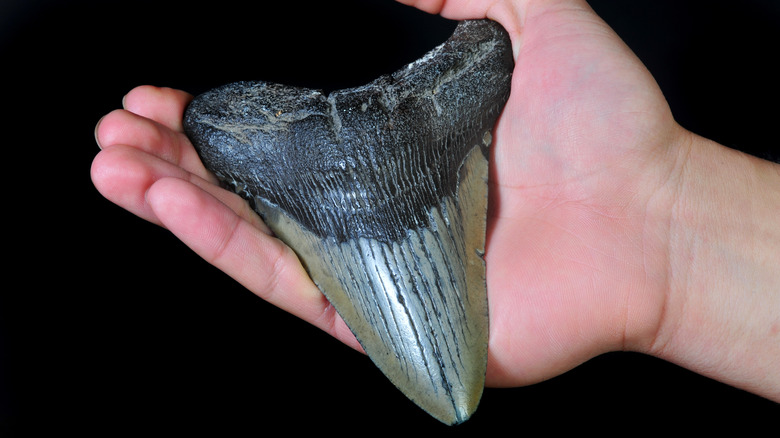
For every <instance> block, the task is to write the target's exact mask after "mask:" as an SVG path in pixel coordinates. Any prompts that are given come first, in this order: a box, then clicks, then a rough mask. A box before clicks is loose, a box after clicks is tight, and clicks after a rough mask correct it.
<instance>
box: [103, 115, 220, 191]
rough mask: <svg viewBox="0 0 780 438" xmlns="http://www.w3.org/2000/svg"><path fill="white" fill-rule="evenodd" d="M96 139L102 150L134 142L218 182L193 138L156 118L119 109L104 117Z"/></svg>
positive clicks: (147, 151)
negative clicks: (198, 152)
mask: <svg viewBox="0 0 780 438" xmlns="http://www.w3.org/2000/svg"><path fill="white" fill-rule="evenodd" d="M95 138H96V140H97V142H98V145H99V146H100V148H101V149H107V148H110V147H112V146H115V145H132V146H134V147H136V148H138V149H140V150H142V151H144V152H146V153H148V154H151V155H155V156H157V157H159V158H161V159H163V160H165V161H168V162H170V163H171V164H173V165H176V166H179V167H182V168H183V169H185V170H186V171H188V172H190V173H193V174H195V175H198V176H199V177H201V178H203V179H205V180H207V181H211V182H214V183H216V178H215V177H214V175H212V174H211V172H208V171H207V170H206V168H205V167H204V166H203V163H202V162H201V160H200V157H198V154H197V153H196V152H195V149H194V148H193V147H192V144H191V143H190V141H189V139H188V138H187V137H186V136H185V135H184V134H183V133H181V132H176V131H173V130H172V129H171V128H169V127H167V126H165V125H162V124H160V123H158V122H156V121H154V120H152V119H149V118H146V117H143V116H140V115H137V114H135V113H132V112H130V111H126V110H115V111H112V112H111V113H109V114H107V115H106V116H104V117H103V118H102V119H100V121H99V122H98V124H97V126H96V127H95Z"/></svg>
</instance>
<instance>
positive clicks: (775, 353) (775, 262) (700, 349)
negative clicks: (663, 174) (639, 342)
mask: <svg viewBox="0 0 780 438" xmlns="http://www.w3.org/2000/svg"><path fill="white" fill-rule="evenodd" d="M683 138H684V141H683V142H682V143H681V144H682V146H680V149H679V153H680V157H681V158H680V160H679V161H678V164H677V166H676V170H675V172H673V175H674V177H672V178H670V179H669V181H668V183H667V184H666V185H665V187H664V191H665V192H666V193H667V199H669V200H670V203H669V205H670V206H671V208H670V209H669V211H668V239H669V240H668V272H667V278H668V290H667V293H666V297H665V302H664V306H663V310H662V313H661V317H660V318H659V322H658V329H657V331H656V334H655V336H654V339H653V341H652V342H651V343H650V346H649V348H648V352H649V353H650V354H653V355H655V356H658V357H661V358H663V359H666V360H669V361H671V362H675V363H678V364H679V365H681V366H684V367H686V368H688V369H691V370H693V371H695V372H698V373H700V374H704V375H707V376H709V377H712V378H714V379H716V380H719V381H722V382H725V383H728V384H731V385H733V386H737V387H741V388H743V389H746V390H749V391H751V392H755V393H758V394H760V395H762V396H765V397H770V398H773V399H775V400H778V399H780V375H779V373H778V371H777V363H780V277H779V276H778V268H777V267H778V266H780V256H779V255H780V251H779V250H778V248H780V222H778V219H777V218H778V212H780V172H778V166H777V165H775V164H773V163H769V162H765V161H763V160H759V159H756V158H754V157H751V156H748V155H745V154H742V153H740V152H737V151H734V150H731V149H728V148H725V147H723V146H720V145H718V144H717V143H714V142H712V141H709V140H706V139H703V138H701V137H698V136H695V135H693V134H690V133H686V134H684V136H683Z"/></svg>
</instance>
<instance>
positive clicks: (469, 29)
mask: <svg viewBox="0 0 780 438" xmlns="http://www.w3.org/2000/svg"><path fill="white" fill-rule="evenodd" d="M512 68H513V61H512V56H511V47H510V43H509V39H508V36H507V35H506V32H505V31H504V30H503V29H502V28H501V27H500V26H499V25H498V24H496V23H494V22H491V21H488V20H477V21H465V22H461V23H460V24H459V25H458V27H457V28H456V30H455V32H454V34H453V36H452V37H451V38H450V39H449V40H448V41H446V42H445V43H444V44H442V45H440V46H439V47H436V48H435V49H433V50H432V51H431V52H430V53H428V54H427V55H426V56H424V57H423V58H421V59H420V60H418V61H416V62H414V63H412V64H409V65H408V66H407V67H405V68H403V69H401V70H399V71H398V72H396V73H394V74H392V75H388V76H383V77H380V78H378V79H377V80H375V81H373V82H371V83H369V84H367V85H365V86H362V87H357V88H352V89H346V90H340V91H336V92H333V93H331V94H330V95H328V96H325V95H324V94H322V93H321V92H319V91H316V90H308V89H301V88H295V87H288V86H284V85H279V84H270V83H266V82H259V81H254V82H239V83H234V84H228V85H225V86H223V87H219V88H217V89H215V90H212V91H209V92H207V93H204V94H202V95H200V96H198V97H197V98H196V99H195V100H194V101H193V102H192V103H191V104H190V106H189V107H188V108H187V111H186V113H185V118H184V126H185V131H186V132H187V135H188V136H189V137H190V139H191V140H192V142H193V144H194V145H195V147H196V149H197V150H198V153H199V154H200V156H201V159H202V160H203V162H204V164H205V165H206V167H207V168H208V169H210V170H211V171H213V172H214V173H215V174H216V175H217V176H218V178H220V180H222V181H223V182H224V183H226V184H227V185H229V186H230V187H232V188H233V189H234V190H235V191H236V192H237V193H239V194H241V195H242V196H244V197H245V198H246V199H247V200H249V201H250V203H251V204H252V206H253V208H254V209H255V210H256V211H257V212H258V213H259V214H260V215H261V217H262V218H263V219H264V221H265V222H266V224H267V225H268V226H269V227H270V228H271V230H273V232H274V233H275V234H276V236H277V237H279V238H280V239H281V240H282V241H284V242H285V243H287V244H288V245H289V246H290V247H291V248H292V249H293V250H294V251H295V252H296V254H297V255H298V257H299V259H300V260H301V263H302V264H303V266H304V267H305V268H306V270H307V272H308V273H309V275H310V276H311V278H312V280H313V281H314V283H315V284H316V285H317V286H318V287H319V288H320V290H321V291H322V292H323V294H324V295H325V296H326V297H327V299H328V300H329V301H330V302H331V303H332V304H333V306H334V307H335V309H336V310H337V311H338V313H339V315H341V317H342V318H343V319H344V321H345V322H346V323H347V325H348V326H349V328H350V329H351V330H352V332H353V333H354V334H355V336H356V338H357V339H358V341H359V342H360V344H361V345H362V346H363V348H364V349H365V351H366V353H367V354H368V356H369V357H370V358H371V359H372V361H373V362H374V363H375V364H376V365H377V367H378V368H380V369H381V370H382V372H383V373H384V374H385V375H386V376H387V377H388V379H389V380H390V381H392V382H393V383H394V384H395V385H396V386H397V387H398V388H399V389H400V390H401V391H402V392H403V393H404V394H406V395H407V396H408V397H409V398H410V399H411V400H413V401H414V402H415V403H417V404H418V405H419V406H420V407H422V408H423V409H425V410H426V411H427V412H429V413H430V414H431V415H432V416H434V417H435V418H437V419H439V420H440V421H442V422H444V423H447V424H456V423H460V422H463V421H465V420H466V419H467V418H468V417H469V416H470V415H471V414H472V413H473V412H474V410H475V409H476V407H477V404H478V403H479V399H480V397H481V394H482V389H483V386H484V379H485V370H486V363H487V344H488V306H487V292H486V281H485V279H486V276H485V263H484V260H483V258H482V255H483V253H484V250H485V229H486V225H485V224H486V212H487V199H488V196H487V178H488V159H487V157H488V152H489V146H490V143H491V141H492V135H491V131H492V129H493V125H494V124H495V122H496V119H497V118H498V116H499V114H500V112H501V110H502V108H503V105H504V103H505V102H506V100H507V98H508V96H509V87H510V82H511V73H512Z"/></svg>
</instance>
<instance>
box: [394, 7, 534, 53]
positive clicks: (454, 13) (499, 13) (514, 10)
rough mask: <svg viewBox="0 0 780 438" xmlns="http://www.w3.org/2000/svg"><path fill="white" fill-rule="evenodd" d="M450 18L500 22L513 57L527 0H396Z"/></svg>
mask: <svg viewBox="0 0 780 438" xmlns="http://www.w3.org/2000/svg"><path fill="white" fill-rule="evenodd" d="M397 1H398V2H399V3H403V4H405V5H409V6H413V7H416V8H417V9H420V10H422V11H425V12H428V13H431V14H440V15H441V16H442V17H445V18H449V19H451V20H469V19H482V18H489V19H491V20H494V21H497V22H499V23H501V25H502V26H503V27H504V29H506V31H507V33H508V34H509V37H510V39H511V40H512V49H513V53H514V57H515V59H517V55H518V53H519V51H520V35H521V30H522V27H523V19H524V17H525V9H526V4H527V3H528V2H527V0H514V1H513V0H503V1H502V0H498V1H497V0H397Z"/></svg>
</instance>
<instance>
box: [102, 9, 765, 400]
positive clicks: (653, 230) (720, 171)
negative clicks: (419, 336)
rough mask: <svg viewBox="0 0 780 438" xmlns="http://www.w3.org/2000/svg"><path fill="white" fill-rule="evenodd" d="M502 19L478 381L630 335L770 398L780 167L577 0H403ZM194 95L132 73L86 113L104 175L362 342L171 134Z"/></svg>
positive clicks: (628, 340) (179, 231)
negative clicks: (719, 126)
mask: <svg viewBox="0 0 780 438" xmlns="http://www.w3.org/2000/svg"><path fill="white" fill-rule="evenodd" d="M401 3H406V4H410V5H413V6H416V7H418V8H420V9H422V10H425V11H428V12H431V13H439V14H441V15H443V16H444V17H446V18H451V19H466V18H485V17H487V18H490V19H494V20H496V21H499V22H500V23H501V24H502V25H503V26H504V27H505V28H506V29H507V31H508V32H509V33H510V36H511V38H512V42H513V52H514V55H515V59H516V69H515V74H514V77H513V83H512V94H511V96H510V99H509V102H508V103H507V106H506V107H505V109H504V112H503V114H502V116H501V118H500V119H499V121H498V123H497V125H496V128H495V131H494V146H493V147H492V154H493V155H492V157H491V174H490V211H489V218H488V236H487V250H486V254H485V258H486V262H487V267H488V271H487V274H488V294H489V303H490V328H491V334H490V345H489V361H488V374H487V384H488V385H490V386H520V385H527V384H531V383H534V382H538V381H541V380H544V379H547V378H550V377H553V376H555V375H558V374H560V373H563V372H565V371H567V370H569V369H571V368H573V367H575V366H577V365H578V364H580V363H582V362H584V361H586V360H588V359H590V358H592V357H594V356H596V355H599V354H601V353H604V352H608V351H618V350H630V351H637V352H642V353H646V354H650V355H653V356H656V357H659V358H663V359H665V360H668V361H671V362H674V363H677V364H680V365H682V366H684V367H686V368H689V369H691V370H693V371H695V372H698V373H701V374H704V375H707V376H709V377H712V378H715V379H717V380H720V381H723V382H725V383H728V384H730V385H733V386H736V387H739V388H743V389H745V390H748V391H751V392H753V393H756V394H758V395H761V396H763V397H766V398H769V399H772V400H775V401H780V367H778V366H777V364H778V363H780V269H777V268H778V266H780V249H778V248H780V221H779V220H778V219H777V218H778V217H780V215H779V214H778V212H780V166H778V165H777V164H774V163H770V162H768V161H764V160H760V159H757V158H755V157H751V156H748V155H745V154H743V153H740V152H736V151H734V150H731V149H728V148H725V147H723V146H721V145H718V144H716V143H714V142H712V141H710V140H707V139H705V138H702V137H700V136H697V135H695V134H693V133H691V132H689V131H687V130H686V129H684V128H683V127H681V126H680V125H679V124H678V123H677V122H676V121H675V120H674V117H673V115H672V114H671V111H670V110H669V107H668V105H667V103H666V101H665V99H664V97H663V95H662V93H661V90H660V89H659V88H658V86H657V85H656V83H655V81H654V80H653V78H652V76H651V75H650V73H649V72H648V71H647V70H646V69H645V67H644V66H643V65H642V63H641V62H640V61H639V60H638V59H637V58H636V57H635V56H634V54H633V53H632V52H631V51H630V50H629V49H628V47H626V46H625V44H623V42H622V41H621V40H620V39H619V37H618V36H617V35H616V34H615V33H614V32H613V31H612V30H611V29H610V28H609V27H608V26H607V25H606V24H605V23H604V22H603V21H602V20H601V19H600V18H599V17H598V16H597V15H596V14H595V13H594V12H593V11H592V10H591V9H590V7H589V6H588V5H587V3H586V2H584V1H577V0H537V1H496V0H493V1H482V0H471V1H467V0H461V1H456V0H451V1H442V0H431V1H426V0H419V1H414V0H403V1H401ZM191 98H192V97H191V96H190V95H189V94H187V93H185V92H183V91H178V90H172V89H167V88H156V87H150V86H143V87H138V88H136V89H134V90H132V91H131V92H130V93H129V94H128V95H127V96H125V99H124V101H123V106H124V109H121V110H116V111H114V112H112V113H110V114H108V115H107V116H105V117H104V118H103V119H101V121H100V122H99V123H98V126H97V127H96V138H97V142H98V144H99V145H100V147H101V149H102V150H101V152H100V153H99V154H98V155H97V157H96V158H95V160H94V162H93V166H92V178H93V181H94V184H95V186H96V187H97V189H98V190H99V191H100V192H101V193H102V194H103V195H104V196H105V197H106V198H108V199H109V200H111V201H113V202H115V203H117V204H118V205H120V206H122V207H124V208H126V209H127V210H129V211H131V212H133V213H135V214H137V215H138V216H140V217H142V218H144V219H146V220H149V221H151V222H154V223H157V224H159V225H161V226H164V227H166V228H167V229H168V230H170V231H171V232H172V233H174V234H175V235H176V236H177V237H178V238H180V239H181V240H182V241H183V242H185V243H186V244H187V245H188V246H190V247H191V248H192V249H193V250H194V251H196V252H197V253H198V254H200V255H201V256H202V257H203V258H204V259H206V260H207V261H209V262H210V263H212V264H214V265H215V266H217V267H218V268H220V269H221V270H223V271H225V272H226V273H227V274H228V275H230V276H231V277H233V278H234V279H236V280H237V281H239V282H240V283H242V284H243V285H244V286H246V287H247V288H248V289H250V290H252V291H253V292H254V293H256V294H257V295H258V296H260V297H262V298H264V299H266V300H268V301H269V302H271V303H273V304H275V305H277V306H279V307H281V308H283V309H285V310H287V311H289V312H291V313H293V314H295V315H297V316H299V317H300V318H302V319H304V320H306V321H309V322H310V323H312V324H314V325H316V326H318V327H320V328H322V329H323V330H325V331H327V332H328V333H330V334H331V335H333V336H334V337H336V338H338V339H339V340H341V341H343V342H345V343H347V344H348V345H350V346H352V347H354V348H356V349H360V346H359V344H358V343H357V341H356V340H355V339H354V337H353V335H352V334H351V332H350V331H349V329H348V328H347V327H346V325H345V324H344V323H343V321H342V320H341V319H340V318H339V316H338V314H337V313H336V312H335V311H334V310H333V308H332V306H330V304H329V303H328V302H327V300H326V299H325V298H324V297H323V296H322V294H321V293H320V292H319V291H318V290H317V288H316V287H315V286H314V285H313V283H311V281H310V280H309V278H308V276H307V275H306V273H305V271H304V270H303V268H302V267H301V265H300V263H299V262H298V260H297V258H296V257H295V254H294V253H293V252H292V251H291V250H290V249H289V248H288V247H287V246H285V245H284V244H283V243H281V242H280V241H279V240H277V239H275V238H274V237H273V236H272V235H271V233H270V232H269V230H268V229H267V227H265V225H264V224H263V223H262V221H261V220H260V219H259V218H258V217H257V215H255V214H254V212H252V211H251V209H249V207H248V205H247V204H246V203H245V202H244V201H243V200H241V199H240V198H239V197H238V196H236V195H235V194H232V193H230V192H227V191H225V190H223V189H221V188H220V187H219V185H218V183H217V181H216V179H215V178H214V176H213V175H211V174H210V173H209V172H207V171H206V170H205V168H204V167H203V165H202V164H201V162H200V160H199V158H198V156H197V154H196V152H195V150H194V149H193V147H192V145H191V144H190V143H189V141H188V140H187V138H186V136H185V135H184V134H183V131H182V126H181V119H182V114H183V111H184V108H185V106H186V104H187V103H188V102H189V100H190V99H191Z"/></svg>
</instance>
